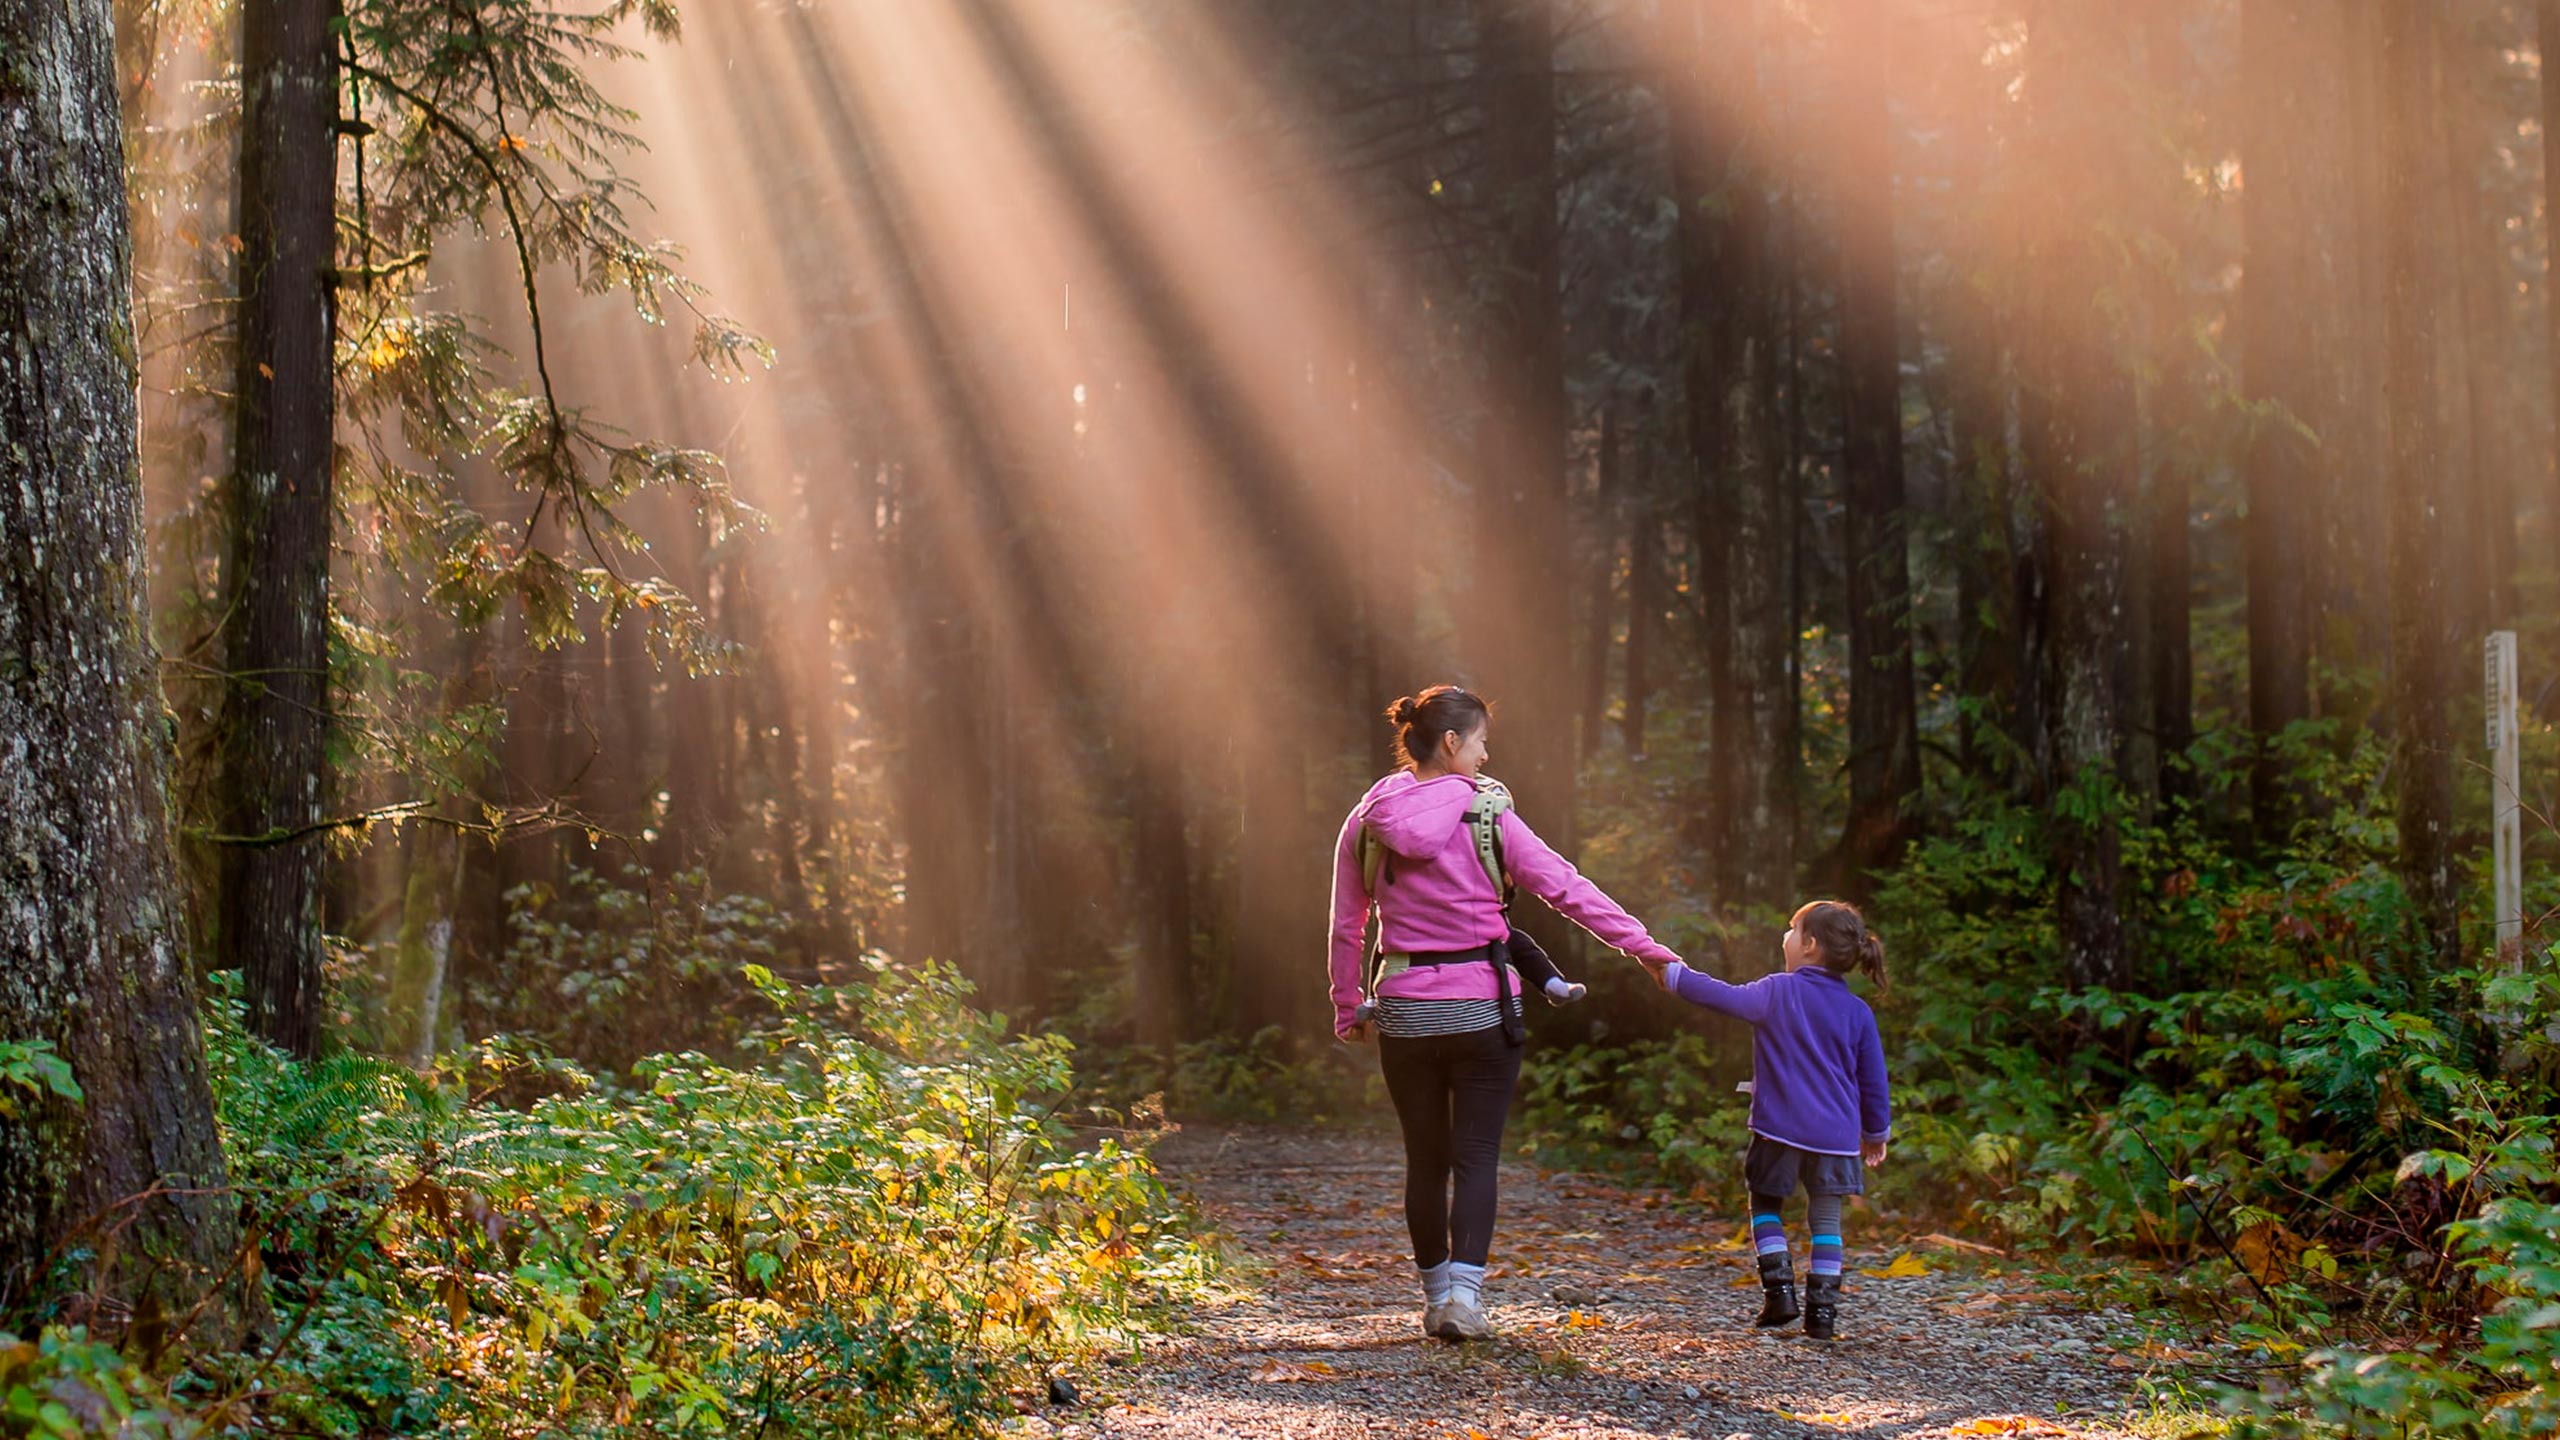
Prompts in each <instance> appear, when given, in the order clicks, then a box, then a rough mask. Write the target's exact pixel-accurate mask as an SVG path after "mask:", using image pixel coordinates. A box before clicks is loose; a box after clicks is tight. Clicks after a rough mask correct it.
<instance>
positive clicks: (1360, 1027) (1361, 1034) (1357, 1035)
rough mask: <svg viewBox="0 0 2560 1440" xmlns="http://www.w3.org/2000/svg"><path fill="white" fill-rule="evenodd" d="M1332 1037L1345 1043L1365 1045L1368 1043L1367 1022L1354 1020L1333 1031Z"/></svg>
mask: <svg viewBox="0 0 2560 1440" xmlns="http://www.w3.org/2000/svg"><path fill="white" fill-rule="evenodd" d="M1333 1037H1334V1038H1335V1039H1337V1040H1339V1041H1341V1042H1342V1043H1343V1044H1345V1045H1366V1044H1368V1043H1369V1022H1368V1021H1366V1020H1354V1021H1352V1022H1351V1023H1350V1024H1349V1025H1346V1026H1344V1027H1342V1028H1341V1029H1339V1030H1336V1031H1334V1032H1333Z"/></svg>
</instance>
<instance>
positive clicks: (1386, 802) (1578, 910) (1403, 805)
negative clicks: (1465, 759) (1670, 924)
mask: <svg viewBox="0 0 2560 1440" xmlns="http://www.w3.org/2000/svg"><path fill="white" fill-rule="evenodd" d="M1475 793H1476V787H1475V782H1473V781H1471V780H1469V779H1468V778H1467V777H1465V776H1464V775H1442V776H1438V777H1435V778H1433V779H1430V780H1416V779H1415V778H1414V777H1413V772H1412V771H1410V770H1399V771H1397V772H1395V773H1394V774H1392V775H1389V776H1387V777H1386V778H1385V779H1382V780H1380V781H1379V782H1378V783H1377V784H1375V785H1372V786H1370V787H1369V793H1368V794H1366V795H1363V796H1362V797H1360V803H1359V804H1357V805H1355V806H1353V807H1351V815H1350V818H1348V819H1346V820H1344V821H1343V822H1342V838H1341V839H1340V840H1338V841H1337V842H1335V844H1334V847H1333V952H1332V956H1331V969H1332V972H1333V1029H1334V1033H1335V1034H1337V1035H1339V1034H1341V1033H1342V1032H1343V1031H1345V1030H1347V1029H1349V1028H1350V1027H1351V1012H1352V1009H1353V1008H1354V1007H1355V1006H1357V1005H1358V1004H1359V1003H1360V961H1361V948H1360V939H1361V927H1362V926H1363V925H1364V924H1365V923H1366V922H1367V920H1368V916H1369V904H1370V901H1371V899H1372V898H1373V897H1372V896H1371V895H1370V894H1369V892H1368V890H1367V889H1366V888H1365V887H1363V886H1362V885H1361V883H1360V827H1361V826H1362V825H1364V824H1365V825H1367V826H1369V827H1370V828H1372V829H1374V830H1376V831H1377V832H1378V839H1379V840H1380V841H1381V842H1382V843H1383V844H1385V846H1386V847H1387V852H1388V855H1389V857H1390V858H1389V859H1388V862H1387V865H1386V867H1385V871H1384V877H1383V878H1382V879H1381V881H1380V882H1379V887H1378V888H1379V889H1380V890H1382V891H1383V892H1385V893H1384V894H1383V895H1381V896H1379V897H1375V898H1376V899H1377V902H1378V913H1379V917H1380V923H1381V924H1382V925H1383V926H1384V927H1385V930H1386V934H1385V946H1386V948H1387V949H1388V950H1391V951H1395V952H1397V953H1400V954H1411V953H1413V952H1416V951H1422V952H1426V953H1427V952H1430V951H1435V950H1472V949H1474V948H1475V947H1476V946H1479V945H1482V944H1485V943H1486V942H1488V941H1493V940H1499V939H1501V938H1503V936H1505V935H1507V934H1509V933H1510V932H1509V930H1508V928H1507V927H1506V926H1505V925H1504V923H1503V918H1502V899H1501V897H1500V896H1498V895H1496V894H1495V893H1494V889H1493V881H1492V880H1491V879H1490V878H1488V877H1487V876H1486V875H1485V873H1484V865H1483V863H1482V862H1481V861H1479V860H1478V859H1477V858H1476V846H1475V837H1474V836H1472V835H1470V834H1469V833H1468V831H1467V823H1466V821H1467V802H1468V801H1470V800H1472V799H1474V798H1475ZM1498 823H1499V825H1500V826H1501V829H1502V858H1503V860H1504V862H1505V863H1506V864H1508V865H1509V866H1510V869H1511V879H1512V882H1513V883H1514V884H1516V885H1517V886H1519V888H1520V889H1522V890H1524V891H1526V892H1528V893H1529V894H1532V895H1535V896H1537V897H1538V898H1539V899H1541V900H1544V901H1546V902H1547V903H1548V904H1549V905H1552V906H1554V907H1555V908H1556V909H1557V910H1558V911H1559V912H1561V913H1562V914H1564V915H1565V916H1567V917H1568V918H1570V919H1572V920H1574V921H1576V922H1578V923H1580V924H1581V926H1582V928H1584V929H1586V930H1588V931H1590V932H1591V933H1592V934H1594V935H1597V936H1599V937H1600V938H1601V939H1602V940H1605V941H1607V942H1608V943H1609V944H1610V945H1612V946H1615V947H1616V948H1617V949H1619V950H1622V951H1624V952H1626V953H1627V954H1630V955H1640V956H1646V957H1649V958H1652V959H1657V960H1676V959H1678V958H1679V957H1678V956H1676V955H1674V954H1672V953H1671V951H1670V950H1668V949H1666V948H1664V946H1663V945H1662V944H1661V943H1660V942H1658V941H1656V940H1655V939H1654V938H1653V937H1652V936H1651V935H1648V934H1646V933H1645V928H1644V926H1642V925H1640V924H1638V923H1636V920H1635V917H1634V916H1632V915H1629V914H1628V913H1627V912H1626V911H1624V910H1621V909H1619V908H1618V902H1616V901H1614V900H1612V899H1610V898H1609V897H1608V896H1606V895H1603V894H1601V893H1600V887H1599V886H1597V885H1594V884H1592V883H1591V882H1590V881H1588V880H1585V879H1583V878H1582V876H1581V874H1580V873H1579V872H1577V871H1576V870H1575V869H1574V868H1573V865H1572V864H1571V862H1569V861H1567V860H1566V859H1565V858H1564V857H1563V856H1561V855H1558V854H1557V853H1556V852H1555V851H1553V850H1552V849H1549V848H1548V846H1547V842H1546V841H1544V840H1541V839H1539V838H1538V836H1537V833H1536V832H1535V831H1532V830H1531V829H1530V828H1529V826H1528V823H1527V822H1526V821H1524V820H1522V819H1521V818H1520V815H1519V812H1518V811H1506V812H1504V814H1503V816H1502V819H1501V820H1500V821H1499V822H1498ZM1513 983H1514V984H1515V985H1516V984H1517V982H1516V981H1515V982H1513ZM1378 993H1379V994H1381V995H1395V996H1401V997H1403V998H1406V999H1413V1000H1478V999H1491V998H1492V997H1493V996H1495V995H1497V994H1499V993H1500V992H1499V991H1497V990H1496V989H1495V988H1494V975H1493V967H1492V966H1491V965H1489V964H1486V963H1485V962H1483V961H1477V962H1475V963H1474V964H1470V965H1432V966H1417V967H1415V968H1413V969H1410V970H1407V971H1405V972H1404V973H1403V974H1400V975H1395V976H1392V977H1390V978H1388V979H1387V980H1386V981H1385V982H1383V983H1382V984H1380V985H1379V987H1378Z"/></svg>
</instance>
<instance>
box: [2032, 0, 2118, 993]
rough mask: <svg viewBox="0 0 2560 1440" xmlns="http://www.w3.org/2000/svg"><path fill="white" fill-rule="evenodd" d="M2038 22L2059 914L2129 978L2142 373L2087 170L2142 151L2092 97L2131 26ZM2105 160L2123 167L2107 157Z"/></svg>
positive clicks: (2054, 16)
mask: <svg viewBox="0 0 2560 1440" xmlns="http://www.w3.org/2000/svg"><path fill="white" fill-rule="evenodd" d="M2065 11H2067V13H2059V12H2065ZM2039 19H2040V20H2041V21H2043V22H2044V23H2040V24H2038V25H2037V27H2036V29H2035V31H2034V33H2035V35H2036V37H2037V40H2036V49H2035V52H2034V54H2033V55H2032V56H2031V58H2030V61H2029V71H2028V86H2029V101H2028V103H2029V105H2030V107H2031V109H2032V112H2033V118H2032V120H2031V123H2032V124H2033V125H2034V127H2035V130H2036V135H2035V142H2034V143H2035V152H2036V154H2035V160H2034V161H2033V162H2032V163H2034V164H2035V166H2036V170H2035V181H2034V183H2035V184H2036V185H2037V187H2038V189H2039V191H2040V194H2039V196H2038V198H2037V200H2035V201H2034V202H2032V203H2033V206H2034V209H2033V210H2032V211H2031V214H2032V215H2033V217H2034V218H2033V220H2032V221H2031V222H2030V225H2029V234H2030V235H2031V236H2032V237H2033V240H2032V242H2031V243H2032V244H2033V246H2034V249H2033V250H2032V251H2031V254H2030V257H2029V259H2030V264H2031V265H2032V266H2033V271H2032V273H2033V274H2035V275H2036V277H2037V290H2038V292H2039V296H2040V302H2041V303H2039V304H2038V305H2037V306H2036V308H2035V311H2034V313H2035V314H2036V315H2038V316H2039V317H2040V318H2041V322H2042V324H2043V325H2044V327H2045V333H2044V335H2043V336H2042V337H2041V340H2042V352H2043V353H2042V356H2041V363H2040V364H2039V365H2038V367H2037V371H2038V374H2039V376H2040V381H2039V383H2040V384H2041V385H2042V386H2043V387H2044V389H2043V393H2042V394H2041V395H2040V396H2039V397H2038V404H2037V405H2036V407H2035V424H2034V426H2033V428H2032V430H2031V432H2030V435H2029V445H2030V447H2031V448H2030V455H2029V459H2030V468H2031V470H2032V472H2033V481H2034V484H2035V487H2036V493H2037V496H2038V506H2037V509H2038V511H2039V520H2040V524H2041V528H2042V529H2043V531H2044V533H2045V535H2046V536H2047V537H2048V541H2047V543H2048V544H2049V545H2050V547H2051V549H2050V554H2051V569H2050V571H2049V572H2048V573H2049V574H2050V576H2051V582H2050V590H2049V594H2050V601H2051V605H2052V611H2051V615H2052V624H2051V629H2050V632H2049V635H2048V639H2049V641H2050V643H2049V646H2048V648H2047V650H2046V651H2045V653H2044V655H2043V656H2042V657H2041V660H2042V664H2043V668H2044V671H2045V673H2046V675H2047V676H2048V678H2049V683H2050V685H2051V686H2052V690H2051V695H2050V704H2049V706H2048V708H2047V711H2046V714H2045V716H2044V721H2045V728H2046V732H2047V741H2046V743H2047V747H2048V751H2049V754H2050V755H2051V771H2050V784H2051V786H2052V791H2051V792H2049V793H2058V792H2062V791H2068V790H2076V791H2078V792H2079V793H2080V800H2081V803H2077V804H2071V805H2061V806H2056V807H2054V824H2053V834H2054V851H2055V861H2056V865H2057V868H2058V869H2059V871H2060V872H2061V880H2060V886H2059V893H2058V896H2057V901H2056V908H2057V916H2056V919H2057V924H2058V928H2059V930H2060V932H2061V933H2060V939H2061V942H2062V952H2063V954H2062V959H2063V974H2064V978H2065V980H2066V982H2067V983H2068V984H2070V985H2072V986H2074V987H2085V986H2105V987H2108V988H2121V987H2122V986H2123V985H2124V984H2125V983H2126V981H2127V979H2128V978H2129V976H2130V965H2129V958H2130V957H2129V952H2128V950H2127V947H2126V940H2125V927H2124V918H2123V913H2122V910H2121V903H2122V890H2123V881H2124V853H2123V841H2122V838H2121V836H2120V834H2119V822H2120V820H2121V815H2120V813H2118V811H2117V803H2118V799H2119V797H2120V794H2121V789H2122V785H2121V774H2120V771H2119V763H2120V760H2121V758H2122V748H2121V737H2122V735H2123V731H2124V721H2125V712H2124V705H2125V697H2126V695H2127V692H2128V691H2129V690H2130V688H2131V685H2130V679H2131V676H2130V673H2129V672H2130V659H2131V649H2130V637H2129V633H2128V626H2127V617H2126V615H2125V609H2124V607H2125V589H2126V586H2125V556H2126V535H2125V531H2126V527H2127V525H2128V524H2129V523H2130V520H2131V517H2132V512H2133V500H2134V497H2135V484H2134V474H2135V463H2136V459H2137V457H2136V454H2135V447H2134V445H2133V434H2132V424H2133V419H2134V392H2133V377H2132V375H2131V373H2130V372H2129V371H2128V370H2127V369H2126V367H2125V366H2124V365H2123V364H2122V363H2120V361H2119V360H2118V358H2117V355H2116V341H2117V339H2118V336H2117V335H2116V334H2115V329H2116V326H2115V323H2114V317H2113V316H2112V315H2111V314H2110V313H2109V312H2108V310H2107V309H2106V307H2105V304H2104V299H2105V297H2106V296H2107V295H2108V294H2109V293H2111V292H2112V291H2113V290H2114V289H2115V288H2116V286H2117V285H2119V284H2120V283H2121V282H2122V277H2121V276H2117V275H2111V274H2109V273H2107V271H2106V270H2105V269H2104V268H2102V266H2101V264H2100V261H2099V256H2100V254H2101V253H2102V247H2100V246H2099V245H2097V244H2096V243H2095V238H2096V237H2095V233H2094V232H2095V230H2096V227H2097V226H2098V225H2100V224H2101V223H2103V222H2104V220H2105V219H2106V217H2107V216H2108V215H2110V214H2111V213H2114V211H2115V210H2116V209H2117V208H2118V206H2119V205H2120V203H2121V195H2120V193H2119V192H2118V191H2116V190H2114V189H2110V188H2097V185H2096V184H2093V181H2092V179H2091V178H2090V177H2093V176H2105V177H2108V179H2110V180H2113V179H2114V178H2115V177H2117V176H2118V175H2120V174H2121V173H2122V171H2123V170H2124V168H2125V166H2126V165H2128V164H2130V163H2131V161H2132V158H2133V157H2132V156H2131V155H2130V153H2128V150H2129V147H2118V146H2115V145H2112V144H2110V143H2109V137H2108V136H2107V134H2106V133H2105V130H2104V128H2103V127H2104V124H2105V122H2104V121H2102V120H2100V119H2099V118H2098V116H2099V112H2100V111H2102V110H2104V109H2105V108H2106V107H2105V106H2103V105H2099V104H2094V103H2093V102H2094V101H2096V100H2097V99H2098V98H2099V97H2101V96H2103V95H2106V94H2107V93H2108V92H2109V91H2110V89H2111V88H2112V87H2111V86H2110V85H2109V84H2108V83H2107V82H2105V81H2104V80H2102V79H2101V78H2100V77H2101V76H2102V75H2103V74H2104V73H2106V72H2105V68H2104V66H2103V64H2102V62H2101V61H2100V60H2099V58H2098V57H2099V56H2101V55H2106V54H2116V53H2121V52H2122V49H2123V46H2122V44H2121V42H2122V41H2123V40H2124V39H2125V38H2126V37H2125V36H2124V35H2123V34H2121V33H2120V32H2118V31H2116V30H2115V28H2114V27H2112V26H2109V25H2108V24H2107V23H2106V22H2105V21H2103V20H2102V19H2101V18H2100V16H2099V12H2098V8H2097V6H2096V5H2095V4H2088V3H2072V4H2069V5H2067V6H2066V5H2063V4H2053V5H2048V6H2046V7H2044V8H2043V10H2042V12H2041V14H2040V16H2039ZM2109 158H2115V159H2117V160H2118V161H2119V163H2118V164H2116V165H2107V164H2104V163H2101V162H2103V161H2105V160H2107V159H2109ZM2099 183H2103V182H2099Z"/></svg>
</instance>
